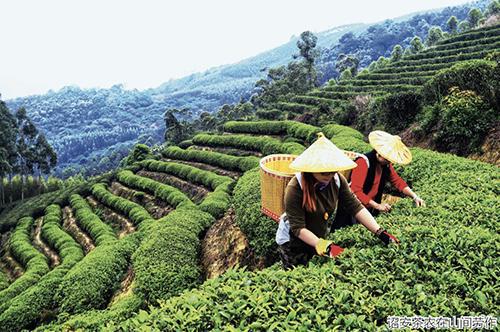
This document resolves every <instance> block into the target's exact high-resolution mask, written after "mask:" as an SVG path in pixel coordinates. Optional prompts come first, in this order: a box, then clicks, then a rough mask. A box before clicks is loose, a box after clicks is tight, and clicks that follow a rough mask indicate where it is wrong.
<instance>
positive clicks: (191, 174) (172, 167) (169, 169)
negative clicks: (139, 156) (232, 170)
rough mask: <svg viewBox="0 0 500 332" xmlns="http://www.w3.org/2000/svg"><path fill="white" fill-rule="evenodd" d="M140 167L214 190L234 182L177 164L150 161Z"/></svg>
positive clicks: (224, 177) (211, 173)
mask: <svg viewBox="0 0 500 332" xmlns="http://www.w3.org/2000/svg"><path fill="white" fill-rule="evenodd" d="M140 165H141V166H142V167H144V168H145V169H147V170H149V171H153V172H162V173H167V174H172V175H175V176H177V177H179V178H182V179H184V180H187V181H189V182H193V183H198V184H202V185H204V186H206V187H209V188H211V189H212V190H215V189H216V188H217V187H218V186H219V185H221V184H223V183H225V182H232V181H233V180H232V179H231V178H230V177H227V176H222V175H217V174H215V173H213V172H210V171H205V170H202V169H199V168H196V167H193V166H189V165H185V164H178V163H175V162H165V161H159V160H152V159H148V160H144V161H142V162H141V163H140Z"/></svg>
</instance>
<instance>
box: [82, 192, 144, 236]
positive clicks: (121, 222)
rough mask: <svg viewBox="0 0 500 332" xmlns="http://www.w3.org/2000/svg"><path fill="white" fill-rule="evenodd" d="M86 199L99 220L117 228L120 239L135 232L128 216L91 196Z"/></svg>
mask: <svg viewBox="0 0 500 332" xmlns="http://www.w3.org/2000/svg"><path fill="white" fill-rule="evenodd" d="M86 199H87V202H88V203H89V204H90V206H91V207H92V209H93V210H94V213H95V214H97V215H98V216H99V217H100V218H101V220H104V221H107V222H108V223H109V224H110V225H111V227H113V229H115V230H117V235H118V238H120V239H121V238H122V237H124V236H125V235H127V234H130V233H133V232H135V226H134V224H133V223H132V222H131V221H130V220H128V218H126V217H125V216H123V215H122V214H119V213H116V212H115V211H113V210H111V209H110V208H108V207H107V206H105V205H104V204H102V203H101V202H99V201H97V200H96V199H95V197H93V196H88V197H87V198H86Z"/></svg>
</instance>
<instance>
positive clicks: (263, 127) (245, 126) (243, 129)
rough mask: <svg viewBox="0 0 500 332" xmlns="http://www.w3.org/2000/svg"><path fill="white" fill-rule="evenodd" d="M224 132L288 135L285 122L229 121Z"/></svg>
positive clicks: (225, 124)
mask: <svg viewBox="0 0 500 332" xmlns="http://www.w3.org/2000/svg"><path fill="white" fill-rule="evenodd" d="M224 130H225V131H228V132H231V133H243V134H245V133H249V134H268V135H282V134H284V133H286V122H285V121H228V122H226V123H224Z"/></svg>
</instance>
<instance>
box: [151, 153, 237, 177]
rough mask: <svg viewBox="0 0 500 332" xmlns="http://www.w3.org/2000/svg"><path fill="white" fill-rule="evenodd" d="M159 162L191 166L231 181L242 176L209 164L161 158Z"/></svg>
mask: <svg viewBox="0 0 500 332" xmlns="http://www.w3.org/2000/svg"><path fill="white" fill-rule="evenodd" d="M161 160H162V161H165V162H170V163H178V164H184V165H189V166H193V167H196V168H199V169H202V170H205V171H210V172H213V173H215V174H218V175H223V176H228V177H230V178H232V179H238V178H239V177H240V176H241V174H242V172H237V171H229V170H226V169H223V168H220V167H217V166H212V165H209V164H205V163H199V162H195V161H185V160H176V159H169V158H162V159H161Z"/></svg>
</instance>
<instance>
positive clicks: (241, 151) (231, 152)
mask: <svg viewBox="0 0 500 332" xmlns="http://www.w3.org/2000/svg"><path fill="white" fill-rule="evenodd" d="M189 148H190V149H194V150H201V151H210V152H218V153H224V154H228V155H231V156H237V157H246V156H255V157H262V156H263V155H262V153H261V152H258V151H252V150H244V149H239V148H224V147H213V146H205V145H191V146H190V147H189Z"/></svg>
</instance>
